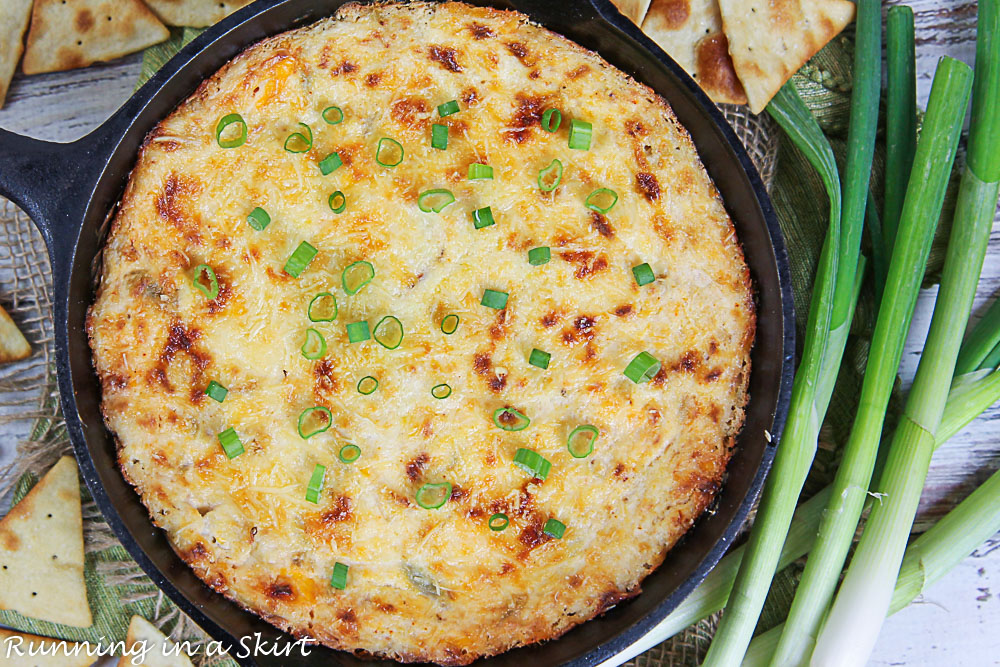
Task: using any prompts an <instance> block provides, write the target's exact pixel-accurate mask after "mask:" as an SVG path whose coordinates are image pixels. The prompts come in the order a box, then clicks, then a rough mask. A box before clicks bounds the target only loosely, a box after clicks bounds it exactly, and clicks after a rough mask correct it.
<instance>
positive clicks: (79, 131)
mask: <svg viewBox="0 0 1000 667" xmlns="http://www.w3.org/2000/svg"><path fill="white" fill-rule="evenodd" d="M889 4H895V3H891V2H890V3H889ZM910 4H911V5H912V6H913V7H914V10H915V12H916V16H917V51H918V59H917V72H918V82H917V85H918V96H919V101H920V103H921V105H923V104H924V103H926V99H927V95H928V93H929V90H930V81H931V77H932V75H933V72H934V67H935V64H936V62H937V59H938V57H940V56H941V55H944V54H947V55H950V56H952V57H956V58H959V59H961V60H964V61H965V62H968V63H970V64H971V63H972V62H973V60H974V56H975V10H976V3H975V2H974V1H970V0H912V1H911V2H910ZM139 64H140V59H139V57H138V56H130V57H127V58H123V59H120V60H117V61H115V62H113V63H109V64H104V65H97V66H94V67H90V68H88V69H83V70H76V71H72V72H66V73H59V74H50V75H40V76H34V77H28V78H24V77H21V78H18V79H16V80H15V81H14V84H13V86H12V88H11V91H10V94H9V96H8V99H7V105H6V106H5V107H4V108H3V109H0V127H3V128H5V129H8V130H12V131H15V132H21V133H25V134H29V135H31V136H34V137H37V138H40V139H48V140H54V141H69V140H72V139H76V138H77V137H80V136H81V135H83V134H85V133H86V132H88V131H89V130H91V129H93V128H94V127H96V126H97V125H98V124H99V123H100V122H101V121H102V120H104V119H105V118H107V117H108V116H109V115H110V114H111V113H112V112H113V111H114V110H115V109H117V108H118V106H119V105H120V104H121V103H122V102H123V101H124V100H125V99H126V98H127V97H128V96H129V95H130V94H131V92H132V90H133V88H134V86H135V82H136V79H137V77H138V75H139ZM998 103H1000V100H998ZM3 168H4V165H0V169H3ZM66 168H72V165H66ZM998 292H1000V216H998V219H997V221H996V222H995V224H994V230H993V236H992V238H991V242H990V250H989V253H988V255H987V258H986V265H985V267H984V270H983V277H982V280H981V283H980V289H979V295H978V296H977V298H976V305H975V311H974V312H976V313H979V312H981V311H982V310H983V309H984V307H985V305H986V304H987V303H988V302H989V300H990V299H991V298H992V296H993V295H994V294H997V293H998ZM935 295H936V290H927V291H925V292H924V293H922V294H921V297H920V300H919V302H918V304H917V312H916V315H915V316H914V324H913V327H912V330H911V332H910V340H909V342H908V343H907V346H906V351H905V355H904V359H903V364H902V370H901V374H902V377H903V381H904V385H908V384H909V382H910V381H911V380H912V377H913V374H914V372H915V370H916V366H917V362H918V361H919V355H920V349H921V347H922V341H923V338H924V336H925V335H926V332H927V327H928V325H929V322H930V315H931V312H932V309H933V306H934V297H935ZM944 390H945V388H944V387H942V391H944ZM14 435H15V434H14V433H11V432H9V431H7V432H2V431H0V443H2V444H0V465H3V464H4V463H5V462H6V461H8V460H9V458H10V456H11V455H12V454H13V449H14V447H13V442H11V438H12V437H13V436H14ZM998 467H1000V408H996V407H995V408H993V409H991V410H990V411H988V412H987V413H986V414H985V415H983V417H981V418H980V419H979V420H978V421H977V422H975V423H973V424H972V425H970V426H969V427H968V428H967V429H966V430H965V431H964V432H963V433H961V434H959V435H958V436H957V437H955V438H954V439H953V440H952V441H951V442H949V443H948V444H946V445H944V446H943V447H942V448H941V449H940V450H939V451H938V453H937V455H936V456H935V458H934V462H933V466H932V468H931V472H930V475H929V477H928V481H927V488H926V489H925V492H924V496H923V498H922V500H921V507H920V514H919V517H918V528H920V527H926V526H927V525H929V523H931V522H933V521H934V520H935V519H936V518H938V517H939V516H941V515H942V514H943V513H945V512H947V511H948V510H949V509H950V508H951V507H953V506H954V505H955V503H957V502H958V501H960V500H961V499H962V498H964V497H965V496H966V495H967V494H968V493H969V492H970V491H971V489H973V488H974V487H975V486H976V485H977V484H978V483H979V482H981V481H982V480H984V479H986V477H988V476H989V475H990V474H991V473H992V472H993V471H994V470H996V469H997V468H998ZM871 664H872V665H879V666H882V665H948V666H949V667H961V666H965V665H968V666H970V667H973V666H975V667H978V666H980V665H1000V534H998V535H997V536H995V537H994V538H993V540H991V541H990V543H988V544H986V545H984V546H983V547H982V548H980V549H979V550H978V551H977V552H976V553H975V554H974V555H973V556H972V557H970V558H968V559H967V560H966V561H965V562H964V563H962V565H960V566H959V567H958V568H956V569H955V570H954V571H952V572H951V573H950V574H949V575H948V576H946V577H945V578H944V579H942V580H941V581H940V582H938V584H937V585H935V586H934V587H932V588H931V589H930V590H929V591H928V592H927V594H926V595H925V596H924V597H923V599H922V600H920V601H918V602H917V603H916V604H913V605H911V606H910V607H909V608H908V609H906V610H903V611H902V612H900V613H898V614H896V615H895V616H893V617H892V618H890V619H889V620H888V621H887V622H886V625H885V627H884V629H883V632H882V636H881V637H880V640H879V644H878V647H877V649H876V652H875V655H874V657H873V659H872V663H871Z"/></svg>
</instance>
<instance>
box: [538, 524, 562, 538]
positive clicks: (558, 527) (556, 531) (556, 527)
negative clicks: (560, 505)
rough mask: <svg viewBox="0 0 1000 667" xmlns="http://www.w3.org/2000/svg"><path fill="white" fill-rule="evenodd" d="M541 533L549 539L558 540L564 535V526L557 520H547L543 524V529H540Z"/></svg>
mask: <svg viewBox="0 0 1000 667" xmlns="http://www.w3.org/2000/svg"><path fill="white" fill-rule="evenodd" d="M542 532H543V533H545V534H546V535H548V536H549V537H552V538H555V539H557V540H559V539H562V536H563V535H565V534H566V524H564V523H563V522H562V521H559V520H558V519H549V520H548V521H546V522H545V527H544V528H542Z"/></svg>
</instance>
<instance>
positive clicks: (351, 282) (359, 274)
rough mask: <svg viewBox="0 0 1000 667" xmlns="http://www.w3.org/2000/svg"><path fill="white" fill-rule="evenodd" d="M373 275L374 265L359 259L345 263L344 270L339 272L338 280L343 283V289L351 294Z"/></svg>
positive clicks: (365, 283)
mask: <svg viewBox="0 0 1000 667" xmlns="http://www.w3.org/2000/svg"><path fill="white" fill-rule="evenodd" d="M374 277H375V267H374V266H372V264H371V262H366V261H364V260H361V261H359V262H353V263H351V264H348V265H347V268H346V269H344V272H343V273H342V274H340V282H341V283H343V285H344V291H345V292H347V293H348V294H349V295H351V296H353V295H355V294H357V293H358V292H360V291H361V288H362V287H364V286H365V285H367V284H368V283H370V282H371V281H372V278H374Z"/></svg>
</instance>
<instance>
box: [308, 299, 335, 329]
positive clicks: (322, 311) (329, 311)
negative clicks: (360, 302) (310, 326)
mask: <svg viewBox="0 0 1000 667" xmlns="http://www.w3.org/2000/svg"><path fill="white" fill-rule="evenodd" d="M335 319H337V297H335V296H334V295H333V294H330V293H329V292H320V293H319V294H317V295H316V296H314V297H313V298H312V301H310V302H309V321H310V322H333V321H334V320H335Z"/></svg>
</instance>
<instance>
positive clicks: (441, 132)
mask: <svg viewBox="0 0 1000 667" xmlns="http://www.w3.org/2000/svg"><path fill="white" fill-rule="evenodd" d="M431 148H436V149H438V150H439V151H443V150H446V149H447V148H448V126H447V125H439V124H438V123H434V124H433V125H431Z"/></svg>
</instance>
